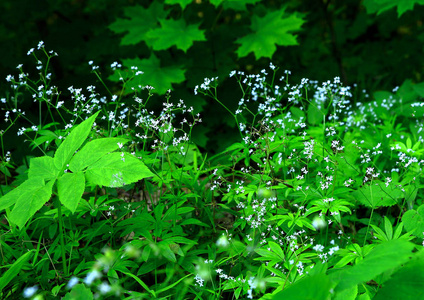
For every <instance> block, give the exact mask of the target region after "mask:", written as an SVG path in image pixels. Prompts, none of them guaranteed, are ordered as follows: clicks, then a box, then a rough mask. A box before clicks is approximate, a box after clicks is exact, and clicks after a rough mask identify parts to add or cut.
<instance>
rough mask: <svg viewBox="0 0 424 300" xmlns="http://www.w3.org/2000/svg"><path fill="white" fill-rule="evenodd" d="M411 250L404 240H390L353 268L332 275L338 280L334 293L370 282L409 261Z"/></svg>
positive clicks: (377, 247)
mask: <svg viewBox="0 0 424 300" xmlns="http://www.w3.org/2000/svg"><path fill="white" fill-rule="evenodd" d="M413 249H414V245H413V244H412V243H409V242H407V241H405V240H392V241H388V242H386V243H383V244H380V245H378V246H376V247H375V248H374V249H373V250H372V251H371V252H370V253H369V254H368V255H366V256H365V258H364V259H363V260H361V261H359V262H358V263H357V264H356V265H354V266H353V267H348V268H346V269H343V270H341V271H339V272H337V273H333V274H332V277H333V278H334V279H339V280H340V282H339V284H338V285H337V287H336V291H337V292H339V291H342V290H344V289H347V288H351V287H352V286H354V285H357V284H360V283H362V282H366V281H369V280H372V279H373V278H374V277H375V276H377V275H379V274H381V273H383V272H384V271H387V270H390V269H392V268H395V267H397V266H400V265H402V264H403V263H405V262H407V261H408V260H409V256H410V255H411V253H412V250H413Z"/></svg>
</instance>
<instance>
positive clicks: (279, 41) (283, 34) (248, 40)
mask: <svg viewBox="0 0 424 300" xmlns="http://www.w3.org/2000/svg"><path fill="white" fill-rule="evenodd" d="M283 15H284V9H282V10H278V11H275V12H270V13H268V14H267V15H265V16H264V17H263V18H261V17H258V16H257V15H254V16H253V20H252V25H251V26H250V28H251V29H252V31H253V33H250V34H248V35H246V36H244V37H242V38H239V39H238V40H237V41H236V43H238V44H241V46H240V47H239V48H238V49H237V51H236V52H237V55H238V57H239V58H240V57H244V56H247V55H248V54H249V53H250V52H253V53H254V54H255V57H256V60H258V59H259V58H261V57H269V58H271V57H272V55H273V54H274V52H275V51H276V50H277V47H276V45H279V46H293V45H297V40H296V36H295V35H293V34H292V33H291V32H293V31H298V30H299V29H300V27H301V26H302V24H303V23H304V21H303V20H302V19H301V18H299V17H297V15H296V14H292V15H290V16H288V17H286V18H283Z"/></svg>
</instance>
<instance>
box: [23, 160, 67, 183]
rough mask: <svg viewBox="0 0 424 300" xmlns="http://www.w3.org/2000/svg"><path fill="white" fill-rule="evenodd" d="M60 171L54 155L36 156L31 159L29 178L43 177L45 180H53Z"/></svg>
mask: <svg viewBox="0 0 424 300" xmlns="http://www.w3.org/2000/svg"><path fill="white" fill-rule="evenodd" d="M58 172H59V170H58V169H56V167H55V165H54V159H53V158H52V157H50V156H42V157H35V158H33V159H31V161H30V164H29V170H28V178H35V177H41V178H42V179H44V180H52V179H54V178H56V177H57V175H58Z"/></svg>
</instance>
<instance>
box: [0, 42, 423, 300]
mask: <svg viewBox="0 0 424 300" xmlns="http://www.w3.org/2000/svg"><path fill="white" fill-rule="evenodd" d="M28 55H29V56H33V57H34V58H35V59H36V60H35V61H36V66H35V68H33V69H31V67H29V66H23V65H19V66H18V67H17V73H16V74H11V75H9V76H8V77H7V78H6V80H7V81H8V82H9V83H10V85H11V90H10V92H9V93H8V94H6V95H5V96H4V97H3V98H1V102H2V112H3V114H4V119H5V122H6V123H7V124H8V127H7V128H6V130H5V131H3V132H2V133H1V135H0V137H1V142H2V145H3V142H4V141H3V136H4V135H5V134H6V131H13V130H15V131H16V134H18V135H23V136H25V138H26V141H25V143H24V144H23V145H22V147H26V148H27V152H28V154H27V156H26V157H25V160H24V161H23V162H19V161H14V159H13V153H10V152H7V149H5V148H4V147H3V146H2V160H1V165H0V170H1V171H2V173H3V174H4V176H3V177H2V184H1V195H2V196H1V198H0V213H1V223H0V224H1V225H0V226H1V235H0V254H1V260H2V263H1V266H2V267H1V275H0V293H1V297H2V298H7V299H14V298H16V299H19V298H22V297H24V298H31V299H56V298H58V297H62V298H63V299H93V298H96V299H311V298H313V299H419V298H421V297H422V293H423V292H422V288H421V286H422V282H424V278H423V277H424V275H423V274H424V273H423V272H422V271H423V269H424V252H423V243H424V242H423V240H424V203H423V200H424V193H423V189H422V188H423V184H422V178H423V172H422V165H423V163H424V160H423V157H424V147H423V144H422V143H423V134H424V133H423V126H424V103H423V101H422V98H421V97H423V96H424V92H423V91H424V83H420V84H413V83H412V82H411V81H408V80H407V81H405V82H404V84H403V85H402V86H400V87H398V88H394V89H393V90H392V91H386V92H378V93H375V94H373V95H372V96H369V95H367V94H366V93H365V92H363V91H360V90H358V89H356V88H355V87H353V88H350V87H347V86H344V85H343V84H342V83H341V81H340V79H339V78H338V77H336V78H333V79H331V80H328V81H325V82H316V81H312V80H308V79H302V80H301V81H300V82H297V83H296V82H295V83H292V82H291V81H290V76H291V74H290V71H284V70H279V69H278V67H276V66H274V65H273V64H272V63H271V64H270V65H269V67H268V68H267V69H264V70H262V71H261V72H260V73H259V74H245V73H243V72H241V71H232V72H231V73H230V74H229V76H228V77H229V78H230V79H231V80H232V81H233V84H234V86H235V87H238V88H240V91H241V94H242V97H241V98H240V99H237V103H238V105H237V108H236V109H235V110H231V109H230V108H228V107H227V106H226V105H225V103H223V102H222V101H220V96H219V84H220V82H221V79H220V78H217V77H214V78H206V79H204V81H203V82H199V84H198V85H197V86H196V87H195V89H194V91H193V94H194V95H195V96H196V97H209V98H211V99H213V101H215V103H216V105H222V106H223V108H224V109H225V110H226V112H227V113H228V118H232V119H233V120H234V122H235V123H236V124H237V134H238V136H239V138H238V142H236V143H233V144H232V145H230V146H229V147H227V148H226V149H225V151H223V152H221V153H218V154H216V155H214V156H207V155H206V154H205V153H203V152H202V151H200V150H199V147H198V146H197V145H196V144H195V143H193V141H192V131H193V128H195V126H196V125H198V124H199V123H202V116H201V115H200V114H198V113H197V112H196V111H195V110H194V109H193V108H192V107H190V106H187V105H186V104H185V103H184V101H183V100H181V99H173V95H172V91H171V90H169V91H167V93H166V94H165V95H164V96H163V98H162V99H161V101H162V107H161V109H160V110H156V111H155V110H154V109H150V107H149V105H150V103H151V101H153V99H156V98H155V97H154V95H153V94H152V87H150V86H142V87H140V88H135V87H133V88H131V85H130V84H128V82H131V80H133V79H134V78H136V77H137V76H140V75H141V74H142V72H143V70H138V69H137V68H130V69H129V70H127V69H125V68H123V67H122V66H121V65H120V64H119V63H113V64H112V65H111V68H112V69H114V71H116V72H117V73H118V74H119V72H125V74H128V73H129V74H131V75H130V76H129V77H125V78H124V77H123V79H122V91H120V92H116V93H112V92H111V93H110V94H106V95H101V94H99V93H98V92H97V87H94V86H88V87H69V89H68V91H60V90H59V89H58V88H57V87H55V85H54V82H53V81H52V77H53V75H52V74H51V73H50V64H51V60H54V59H55V56H56V55H57V54H56V53H55V52H54V51H49V50H47V49H46V48H45V45H44V43H43V42H40V43H39V44H38V45H37V47H36V48H35V49H31V50H30V51H29V52H28ZM90 69H91V71H92V73H93V75H92V76H96V77H97V78H98V79H99V82H100V83H103V81H102V77H101V73H100V71H101V70H99V68H98V67H97V66H96V65H95V64H94V63H93V62H90V63H89V65H87V70H90ZM37 74H38V75H37ZM106 88H107V87H106ZM65 93H69V95H70V96H69V97H65V96H64V94H65ZM23 94H29V95H31V96H32V97H33V99H34V102H36V103H37V104H38V105H39V111H38V114H35V115H37V118H36V119H32V118H28V117H27V116H26V112H25V111H24V110H22V109H21V108H20V106H19V104H20V102H21V99H22V98H23V97H24V96H23ZM64 99H67V100H66V101H64ZM18 118H20V119H25V120H26V122H27V123H28V124H29V125H28V126H26V127H21V128H15V127H14V124H16V122H17V119H18Z"/></svg>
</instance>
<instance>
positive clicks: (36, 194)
mask: <svg viewBox="0 0 424 300" xmlns="http://www.w3.org/2000/svg"><path fill="white" fill-rule="evenodd" d="M54 182H55V181H54V180H52V181H50V182H48V183H47V184H44V183H42V184H40V183H39V184H35V182H34V185H33V186H32V187H31V188H30V189H25V190H22V193H21V194H20V195H19V198H18V199H17V200H16V204H15V206H14V208H13V210H12V212H11V213H10V220H11V221H12V222H13V223H15V224H16V225H18V226H19V227H20V228H22V227H23V226H24V225H25V223H26V222H27V221H28V220H29V218H31V217H32V216H33V215H34V214H35V213H36V212H37V211H38V210H39V209H40V208H41V207H42V206H43V205H44V204H45V203H46V202H47V201H49V199H50V197H51V195H52V187H53V184H54ZM21 187H22V185H21V186H19V187H18V188H17V189H21Z"/></svg>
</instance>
